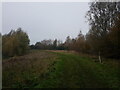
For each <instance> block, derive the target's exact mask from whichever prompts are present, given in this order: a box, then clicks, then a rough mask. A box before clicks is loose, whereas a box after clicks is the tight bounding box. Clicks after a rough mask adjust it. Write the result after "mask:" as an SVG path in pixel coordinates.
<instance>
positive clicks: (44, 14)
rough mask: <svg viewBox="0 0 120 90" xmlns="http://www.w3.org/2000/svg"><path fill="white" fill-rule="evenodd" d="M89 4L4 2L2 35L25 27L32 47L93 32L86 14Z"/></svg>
mask: <svg viewBox="0 0 120 90" xmlns="http://www.w3.org/2000/svg"><path fill="white" fill-rule="evenodd" d="M88 10H89V5H88V2H45V3H44V2H36V3H33V2H31V3H30V2H26V3H25V2H9V3H8V2H6V3H5V2H4V3H3V4H2V15H3V17H2V30H3V31H2V34H5V33H8V32H10V30H11V29H17V28H18V27H21V28H22V29H23V30H24V31H25V32H27V33H28V35H29V38H30V44H34V43H36V42H38V41H41V40H43V39H55V38H57V39H60V40H63V41H64V40H65V39H66V37H67V36H68V35H69V36H71V38H75V37H76V36H77V35H78V33H79V31H80V30H82V33H83V34H85V33H87V32H88V30H89V25H88V23H87V22H85V21H87V19H86V18H85V15H86V12H87V11H88Z"/></svg>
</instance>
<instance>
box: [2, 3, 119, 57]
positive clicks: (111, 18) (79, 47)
mask: <svg viewBox="0 0 120 90" xmlns="http://www.w3.org/2000/svg"><path fill="white" fill-rule="evenodd" d="M86 18H87V19H88V21H89V25H90V30H89V31H88V33H87V34H86V35H83V34H82V32H81V31H80V33H79V34H78V36H77V37H76V38H70V36H68V37H67V38H66V40H65V42H64V43H63V42H62V41H60V40H57V39H55V40H51V39H49V40H43V41H41V42H36V44H35V45H31V46H30V48H31V49H40V50H75V51H77V52H80V53H89V54H95V55H98V54H99V55H101V56H103V57H108V58H120V2H91V3H90V10H89V11H88V12H87V14H86ZM29 41H30V40H29V37H28V35H27V33H25V32H23V31H22V29H21V28H18V29H17V30H16V31H15V30H12V31H11V32H10V33H8V34H5V35H3V36H2V49H3V50H2V51H3V56H14V55H22V54H25V53H26V52H27V51H28V49H29Z"/></svg>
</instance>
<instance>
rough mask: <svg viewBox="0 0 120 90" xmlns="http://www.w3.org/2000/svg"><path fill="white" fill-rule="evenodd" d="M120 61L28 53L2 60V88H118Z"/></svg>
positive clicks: (85, 56)
mask: <svg viewBox="0 0 120 90" xmlns="http://www.w3.org/2000/svg"><path fill="white" fill-rule="evenodd" d="M119 68H120V62H119V61H117V60H106V59H104V60H103V63H99V62H95V61H94V59H93V58H92V57H90V56H89V55H88V56H87V55H82V54H80V55H79V54H77V53H75V52H68V51H35V50H34V51H31V52H30V53H29V54H27V55H24V56H19V57H13V58H10V59H6V60H3V80H2V84H3V88H120V71H119Z"/></svg>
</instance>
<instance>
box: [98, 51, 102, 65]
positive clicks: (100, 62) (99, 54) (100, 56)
mask: <svg viewBox="0 0 120 90" xmlns="http://www.w3.org/2000/svg"><path fill="white" fill-rule="evenodd" d="M99 61H100V63H102V60H101V56H100V51H99Z"/></svg>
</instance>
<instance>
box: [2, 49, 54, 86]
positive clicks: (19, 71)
mask: <svg viewBox="0 0 120 90" xmlns="http://www.w3.org/2000/svg"><path fill="white" fill-rule="evenodd" d="M55 60H56V56H55V55H53V54H51V53H48V52H44V51H42V52H41V51H32V52H31V53H29V54H27V55H24V56H19V57H12V58H10V59H6V60H3V64H2V65H3V68H2V69H3V87H15V86H16V85H21V86H29V83H28V81H29V82H31V83H32V80H35V79H34V78H36V79H37V78H39V77H40V76H42V75H44V74H45V73H47V72H48V70H49V69H48V68H50V65H51V64H52V63H53V62H54V61H55ZM16 87H18V86H16Z"/></svg>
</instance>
